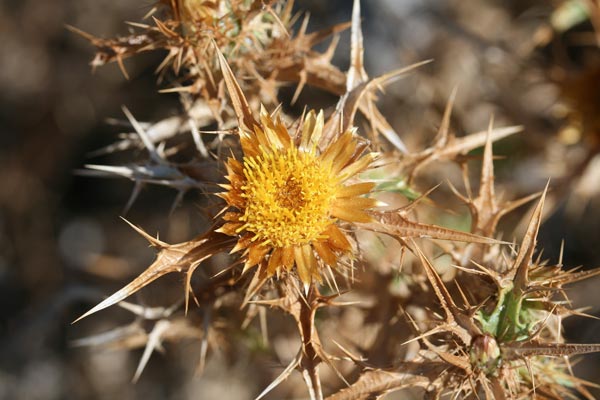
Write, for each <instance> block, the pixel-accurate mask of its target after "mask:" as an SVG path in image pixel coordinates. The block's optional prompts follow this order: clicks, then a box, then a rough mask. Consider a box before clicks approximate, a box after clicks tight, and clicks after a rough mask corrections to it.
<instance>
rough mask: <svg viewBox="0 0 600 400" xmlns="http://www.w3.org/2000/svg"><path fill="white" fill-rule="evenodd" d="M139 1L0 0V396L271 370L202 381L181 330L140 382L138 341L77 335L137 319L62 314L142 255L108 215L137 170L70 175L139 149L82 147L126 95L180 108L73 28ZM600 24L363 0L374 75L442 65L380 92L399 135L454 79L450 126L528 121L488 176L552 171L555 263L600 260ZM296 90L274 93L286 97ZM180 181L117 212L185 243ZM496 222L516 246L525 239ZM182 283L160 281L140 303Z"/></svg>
mask: <svg viewBox="0 0 600 400" xmlns="http://www.w3.org/2000/svg"><path fill="white" fill-rule="evenodd" d="M151 6H152V4H151V2H148V1H133V0H121V1H113V0H78V1H68V0H54V1H45V2H44V1H42V2H40V1H35V0H21V1H16V0H4V1H2V2H1V3H0V32H1V33H2V34H1V37H2V40H1V41H0V60H2V61H1V68H0V87H1V88H2V89H1V91H0V399H28V400H29V399H48V400H50V399H114V398H119V399H145V400H151V399H192V398H194V399H196V398H206V399H211V398H216V397H217V396H219V398H221V399H251V398H253V397H254V396H256V395H257V394H258V393H259V392H260V391H261V390H262V388H264V386H265V385H266V383H268V382H269V378H268V377H266V378H265V377H264V376H261V371H260V370H255V369H253V368H252V367H251V365H252V364H251V363H250V361H249V360H248V358H247V357H244V355H240V357H239V358H238V359H237V360H235V361H232V360H227V359H225V358H224V357H220V356H219V355H218V354H216V355H215V356H214V357H212V358H211V362H210V363H209V365H208V366H207V369H206V370H205V372H204V374H203V375H202V376H199V375H197V374H195V373H194V371H195V369H196V366H197V362H198V361H197V360H198V354H199V352H200V349H199V345H198V343H197V342H195V341H189V342H184V343H180V344H178V345H177V346H169V347H167V351H166V353H165V354H154V355H153V356H152V359H151V360H150V363H149V365H148V367H147V368H146V370H145V372H144V374H143V375H142V377H141V379H140V381H139V382H138V383H137V384H135V385H134V384H132V383H131V378H132V377H133V374H134V371H135V369H136V365H137V362H138V360H139V358H140V356H141V354H142V351H141V350H140V351H133V352H131V351H119V350H113V351H110V350H102V351H100V350H98V349H95V350H92V349H89V348H81V347H73V346H72V342H73V340H75V339H77V338H81V337H84V336H86V335H90V334H94V333H98V332H102V331H106V330H108V329H110V328H112V327H115V326H118V325H119V324H126V323H127V322H128V321H130V320H131V314H129V313H128V312H127V311H125V310H120V309H118V308H113V309H112V311H110V312H108V311H107V312H103V313H100V314H98V315H96V316H95V317H94V318H91V319H88V320H84V321H82V322H80V323H78V324H76V325H71V321H73V320H74V319H75V318H76V317H78V316H79V315H81V314H82V313H83V312H84V311H86V310H87V309H89V308H90V306H91V305H93V304H95V303H97V302H98V301H99V300H100V299H102V296H104V295H107V294H109V293H111V292H112V291H114V290H115V289H118V288H119V287H120V286H121V285H122V284H123V283H124V282H125V281H127V280H128V279H131V277H133V276H135V275H136V274H137V273H139V272H140V271H141V270H142V269H143V268H144V267H145V266H147V265H148V263H149V262H150V261H151V260H152V257H153V251H152V250H150V249H148V248H147V243H146V242H145V241H144V240H143V239H142V238H141V237H139V235H137V234H136V233H135V232H133V231H132V230H131V228H129V227H128V226H127V225H126V224H125V223H124V222H123V221H122V220H121V219H120V218H119V216H120V215H123V208H124V206H125V204H126V203H127V200H128V198H129V195H130V193H131V190H132V183H131V182H129V181H127V180H125V179H121V180H120V179H97V178H92V177H84V176H79V175H77V174H76V173H75V172H76V171H77V170H79V169H82V168H83V166H84V165H85V164H87V163H95V164H103V163H107V164H119V163H121V164H123V163H126V162H127V161H128V160H131V157H132V155H131V154H128V155H126V156H123V155H119V154H116V155H104V156H93V152H94V151H95V150H97V149H99V148H102V147H103V146H106V145H109V144H111V143H113V142H115V140H116V139H117V135H118V134H119V133H120V132H121V131H122V127H120V126H119V124H118V122H119V121H120V120H123V119H124V118H123V115H122V111H121V106H122V105H125V106H127V107H128V108H129V109H130V110H131V111H132V113H133V114H134V115H135V116H136V118H138V119H139V120H142V121H156V120H159V119H161V118H165V117H167V116H169V115H174V114H176V113H177V112H178V107H179V101H178V99H177V96H176V95H173V94H159V93H158V92H157V89H158V88H160V87H159V86H157V84H156V76H155V75H154V69H155V68H156V66H157V65H158V64H159V63H160V61H161V60H162V58H163V57H164V54H160V53H156V54H152V53H148V54H144V55H142V56H141V57H136V58H134V59H129V60H127V61H126V62H125V65H126V68H127V71H128V72H129V75H130V79H129V80H127V79H125V78H124V77H123V74H122V73H121V71H120V70H119V68H118V66H117V65H108V66H105V67H102V68H99V69H98V70H97V71H96V72H95V73H93V74H92V72H91V68H90V66H89V62H90V60H91V59H92V58H93V49H92V46H91V45H90V44H89V43H88V42H87V41H86V40H85V39H83V38H82V37H80V36H78V35H76V34H74V33H72V32H70V31H68V30H67V29H66V28H65V25H66V24H68V25H72V26H75V27H77V28H80V29H82V30H84V31H86V32H89V33H92V34H94V35H97V36H100V37H114V36H116V35H118V34H119V33H122V34H123V33H126V32H127V27H126V25H125V24H124V23H123V21H139V20H140V18H141V17H142V16H143V15H144V14H145V13H146V12H147V11H148V10H149V9H150V7H151ZM295 7H296V8H297V9H303V10H310V13H311V24H310V25H309V30H316V29H319V28H324V27H326V26H330V25H331V24H333V23H338V22H343V21H347V20H349V19H350V13H351V1H350V0H337V1H327V2H322V1H316V0H314V1H309V0H303V1H297V2H296V6H295ZM594 7H595V8H594ZM596 29H598V31H600V11H599V9H598V4H597V3H594V2H593V1H591V0H590V1H585V0H581V1H542V0H539V1H538V0H528V1H505V0H504V1H500V0H498V1H491V0H490V1H459V0H448V1H435V0H401V1H398V0H370V1H368V2H367V1H363V30H364V36H365V49H366V53H365V64H366V70H367V72H368V73H369V75H370V76H376V75H378V74H381V73H384V72H386V71H390V70H392V69H394V68H398V67H401V66H405V65H408V64H410V63H413V62H416V61H420V60H424V59H433V60H434V62H433V63H431V64H429V65H427V66H425V67H423V68H420V69H419V70H418V72H416V73H413V74H411V75H410V76H408V77H407V78H404V79H403V80H402V81H401V82H400V83H397V84H394V85H393V86H391V87H390V88H388V89H387V90H386V93H385V95H383V96H381V97H382V102H381V107H382V110H383V111H384V113H385V114H386V116H387V117H388V118H389V120H390V122H391V123H392V125H393V126H394V128H396V130H397V131H398V132H399V133H400V135H401V137H402V139H403V140H404V141H405V143H406V144H407V147H408V148H409V149H418V148H421V147H422V146H424V144H426V143H428V141H429V140H431V138H432V137H433V136H434V135H435V132H436V128H437V126H438V125H439V121H440V119H441V114H442V112H443V108H444V106H445V103H446V101H447V99H448V97H449V96H450V93H451V91H452V89H453V88H454V87H458V96H457V100H456V104H455V109H454V113H453V118H452V126H453V128H454V131H455V132H456V134H457V135H462V134H466V133H470V132H475V131H479V130H483V129H486V127H487V125H488V122H489V119H490V116H491V115H494V119H495V126H506V125H523V126H524V132H523V133H522V134H519V135H517V136H516V137H513V138H510V139H506V140H504V141H502V142H500V143H498V144H496V145H495V153H496V154H498V155H500V156H503V157H501V158H499V159H498V161H497V163H496V166H497V181H498V184H499V190H500V191H502V190H504V191H505V192H506V193H507V197H517V196H522V195H525V194H529V193H533V192H535V191H538V190H540V189H541V188H543V186H544V185H545V183H546V181H547V179H548V178H551V179H552V180H551V184H552V186H553V187H554V190H553V193H552V195H551V197H550V201H549V202H548V203H549V204H548V206H547V209H548V216H547V220H546V222H545V223H544V224H543V225H542V228H541V233H540V237H539V246H538V247H539V248H543V249H544V256H545V257H546V258H549V259H550V260H551V261H554V262H556V261H557V260H558V257H559V254H560V245H561V241H562V240H564V243H565V244H564V257H563V263H564V265H565V266H567V267H576V266H580V265H581V266H583V267H584V268H591V267H599V266H600V252H599V251H598V247H599V246H600V158H599V156H598V154H599V152H600V47H599V44H600V34H598V31H597V30H596ZM348 36H349V35H348V33H345V34H343V35H342V41H341V43H340V46H339V49H338V52H337V56H336V64H337V65H338V66H340V67H341V68H342V69H345V68H346V67H347V65H348V52H349V50H348V49H349V43H348V42H349V37H348ZM293 90H294V88H292V87H290V88H289V89H286V90H283V91H282V94H281V96H282V99H283V98H285V96H288V98H289V96H290V95H291V94H292V93H293ZM316 95H320V96H323V98H322V99H320V100H319V102H322V103H324V104H325V105H327V104H328V105H332V104H334V102H335V98H332V97H331V96H327V95H324V94H322V93H320V92H315V91H311V90H310V89H307V90H305V91H304V92H303V95H302V97H301V99H300V102H299V104H300V105H302V104H303V102H304V103H306V102H307V101H308V99H310V98H314V97H315V96H316ZM133 156H135V154H134V155H133ZM504 156H505V157H504ZM437 183H439V182H431V186H434V185H435V184H437ZM439 190H441V193H442V194H443V193H449V190H448V188H447V187H446V188H443V187H442V188H440V189H439ZM175 195H176V193H174V192H173V191H172V190H168V189H166V188H160V187H158V188H157V187H147V188H145V189H144V191H143V192H142V193H141V195H140V196H139V198H138V200H137V201H136V203H135V204H134V205H133V207H132V208H131V210H130V211H129V212H128V213H127V218H128V219H129V220H130V221H132V222H133V223H136V224H140V225H142V226H143V228H144V229H146V230H147V231H148V232H150V233H151V234H153V233H156V232H160V235H161V239H163V240H166V241H168V242H176V241H181V240H185V239H189V238H190V237H192V236H193V235H196V234H198V233H199V232H201V231H202V230H203V228H204V227H205V225H206V223H207V219H206V216H204V215H203V214H202V213H201V212H200V211H199V205H200V204H202V203H203V202H205V200H204V199H203V196H202V194H201V193H189V194H187V195H186V196H185V198H184V201H183V202H182V203H181V205H180V206H179V207H177V208H176V209H175V211H174V212H173V213H171V214H169V211H170V208H171V205H172V203H173V201H174V200H175ZM518 216H519V215H518V214H517V216H516V217H514V218H513V220H511V219H510V218H509V221H508V222H507V226H510V223H511V222H514V221H516V220H517V219H518ZM507 232H508V233H507V234H506V236H507V239H509V240H510V239H512V238H513V237H515V236H517V237H518V235H519V233H518V231H515V233H510V231H507ZM169 279H170V280H169ZM180 284H181V282H180V280H179V278H167V279H166V280H165V281H164V282H159V283H157V284H153V286H152V287H151V288H148V289H147V290H146V291H145V292H144V293H146V294H145V296H144V298H146V299H147V298H152V293H154V291H156V292H158V291H159V290H160V288H161V287H164V286H168V285H172V286H175V287H177V288H179V285H180ZM599 284H600V281H598V280H597V279H595V280H590V281H587V282H585V283H583V284H581V285H579V286H577V287H575V288H574V290H572V293H571V297H572V299H573V301H574V307H582V306H588V308H587V309H586V312H587V313H590V314H592V315H595V316H600V296H599V295H598V293H599V292H598V289H597V288H596V286H597V285H599ZM161 285H162V286H161ZM565 330H566V337H567V339H568V340H569V341H572V342H577V343H579V342H599V341H600V323H598V322H597V321H595V320H593V319H583V318H578V319H575V318H573V319H570V320H567V321H566V322H565ZM277 345H279V346H282V347H285V346H289V345H288V344H286V343H284V342H283V341H282V343H279V344H277ZM583 360H584V361H581V362H580V363H578V364H577V366H576V368H577V371H578V372H577V373H578V375H579V376H581V377H582V378H586V379H589V380H591V381H593V382H600V356H588V357H585V358H584V359H583ZM280 367H281V366H280V365H272V368H273V369H274V370H279V368H280Z"/></svg>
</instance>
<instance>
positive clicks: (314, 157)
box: [220, 110, 376, 284]
mask: <svg viewBox="0 0 600 400" xmlns="http://www.w3.org/2000/svg"><path fill="white" fill-rule="evenodd" d="M323 125H324V123H323V113H322V112H320V113H319V114H316V113H315V112H314V111H311V112H309V113H308V114H307V116H306V118H305V119H304V121H303V123H302V129H301V130H300V132H299V133H297V134H296V135H290V132H288V129H287V128H286V126H285V125H284V124H283V123H282V122H281V120H280V119H279V118H276V117H275V118H274V117H272V116H270V115H269V114H267V113H266V112H265V111H264V110H263V111H262V112H261V115H260V123H259V124H256V125H254V130H253V131H252V132H250V131H247V130H244V129H240V140H241V144H242V150H243V153H244V157H243V159H242V161H241V162H240V161H239V160H236V159H234V158H230V159H229V160H228V163H227V169H228V175H227V179H228V181H229V184H226V185H223V187H224V188H225V189H226V190H227V191H226V192H224V193H221V194H220V195H221V197H223V198H224V199H225V200H226V202H227V204H228V206H230V208H231V209H232V210H231V211H229V212H227V213H225V215H224V217H223V218H224V220H225V221H226V223H225V224H224V225H223V227H222V228H221V229H220V231H221V232H223V233H225V234H227V235H231V236H237V237H239V240H238V243H237V245H236V246H235V248H234V251H238V250H245V253H244V255H245V262H246V264H245V269H248V268H250V267H253V266H256V265H258V266H259V268H260V269H262V271H263V272H265V271H266V273H267V276H272V275H274V274H278V275H279V274H280V273H281V272H282V271H284V270H286V271H290V270H292V268H293V267H294V266H295V267H296V270H297V273H298V275H299V277H300V279H301V280H302V282H303V283H305V284H309V283H310V282H311V281H312V280H313V279H316V280H317V281H321V276H322V269H323V267H324V266H325V265H329V266H331V267H336V266H337V264H338V258H339V257H340V256H341V255H344V254H348V253H350V252H351V250H352V245H351V244H350V241H349V240H348V238H347V237H346V235H345V234H344V233H343V232H342V231H341V230H340V228H339V227H338V221H340V220H342V221H348V222H369V221H370V217H369V215H368V214H367V212H366V210H367V209H369V208H372V207H374V206H375V205H376V200H374V199H371V198H365V197H361V196H362V195H364V194H367V193H369V192H370V191H371V190H372V189H373V186H374V184H373V183H371V182H367V183H350V182H351V181H352V180H353V178H355V177H356V175H357V174H358V173H359V172H361V171H363V170H365V169H366V168H368V167H369V165H370V164H371V163H372V161H373V159H374V154H373V153H368V154H365V155H363V154H362V153H363V150H364V146H362V145H360V144H359V141H358V140H357V138H356V136H355V134H354V131H353V130H348V131H346V132H344V133H343V134H341V135H339V136H338V137H337V138H336V139H335V140H333V141H332V142H331V143H330V144H329V145H327V147H326V148H321V147H320V146H321V145H322V143H321V141H320V139H321V136H322V133H323Z"/></svg>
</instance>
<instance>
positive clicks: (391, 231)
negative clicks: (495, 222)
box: [360, 211, 504, 244]
mask: <svg viewBox="0 0 600 400" xmlns="http://www.w3.org/2000/svg"><path fill="white" fill-rule="evenodd" d="M371 215H372V216H373V217H374V218H375V219H376V222H370V223H364V224H360V226H362V227H363V228H365V229H368V230H371V231H374V232H380V233H385V234H388V235H390V236H392V237H396V238H402V239H406V238H430V239H439V240H454V241H457V242H468V243H484V244H502V243H504V242H502V241H499V240H496V239H491V238H486V237H483V236H479V235H474V234H472V233H468V232H462V231H457V230H454V229H450V228H443V227H441V226H437V225H430V224H422V223H419V222H412V221H409V220H408V219H407V218H406V217H404V216H402V215H401V213H400V212H398V211H384V212H378V211H372V212H371Z"/></svg>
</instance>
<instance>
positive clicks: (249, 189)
mask: <svg viewBox="0 0 600 400" xmlns="http://www.w3.org/2000/svg"><path fill="white" fill-rule="evenodd" d="M244 176H245V178H246V179H245V181H246V182H245V185H244V186H242V188H241V189H242V197H243V198H244V199H245V200H246V207H245V209H244V213H243V215H242V216H241V217H240V221H242V222H244V225H243V226H242V227H240V228H239V231H242V230H244V231H247V232H251V233H253V234H254V237H253V238H252V240H253V241H258V242H259V243H262V244H263V245H271V246H275V247H287V246H297V245H302V244H308V243H311V242H312V241H314V240H316V239H323V231H324V230H325V229H326V228H327V226H328V225H329V224H331V223H332V219H331V216H330V210H331V204H332V201H333V200H334V199H335V195H336V192H337V190H338V189H339V185H340V182H339V180H338V179H337V178H336V177H335V176H334V174H332V172H331V168H328V167H327V165H324V163H322V162H320V160H319V159H318V157H317V155H316V154H315V151H314V150H313V151H302V150H299V149H298V148H296V147H294V146H291V147H289V148H287V150H284V149H281V150H279V151H275V152H272V151H265V152H263V153H262V154H260V155H258V156H256V157H245V158H244Z"/></svg>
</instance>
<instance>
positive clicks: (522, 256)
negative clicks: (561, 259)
mask: <svg viewBox="0 0 600 400" xmlns="http://www.w3.org/2000/svg"><path fill="white" fill-rule="evenodd" d="M547 192H548V184H546V188H545V189H544V191H543V193H542V196H541V198H540V201H539V202H538V204H537V205H536V207H535V209H534V210H533V214H532V216H531V220H530V221H529V225H528V227H527V231H526V232H525V236H523V240H522V241H521V247H520V248H519V253H518V254H517V257H516V259H515V261H514V263H513V266H512V268H511V269H510V271H508V274H507V278H508V279H510V280H512V281H514V288H515V290H517V291H519V292H520V293H523V292H524V291H525V290H526V288H527V284H528V283H529V282H528V281H529V278H528V272H529V268H530V264H531V259H532V257H533V252H534V251H535V242H536V238H537V234H538V231H539V229H540V224H541V221H542V211H543V208H544V199H545V198H546V193H547Z"/></svg>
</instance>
